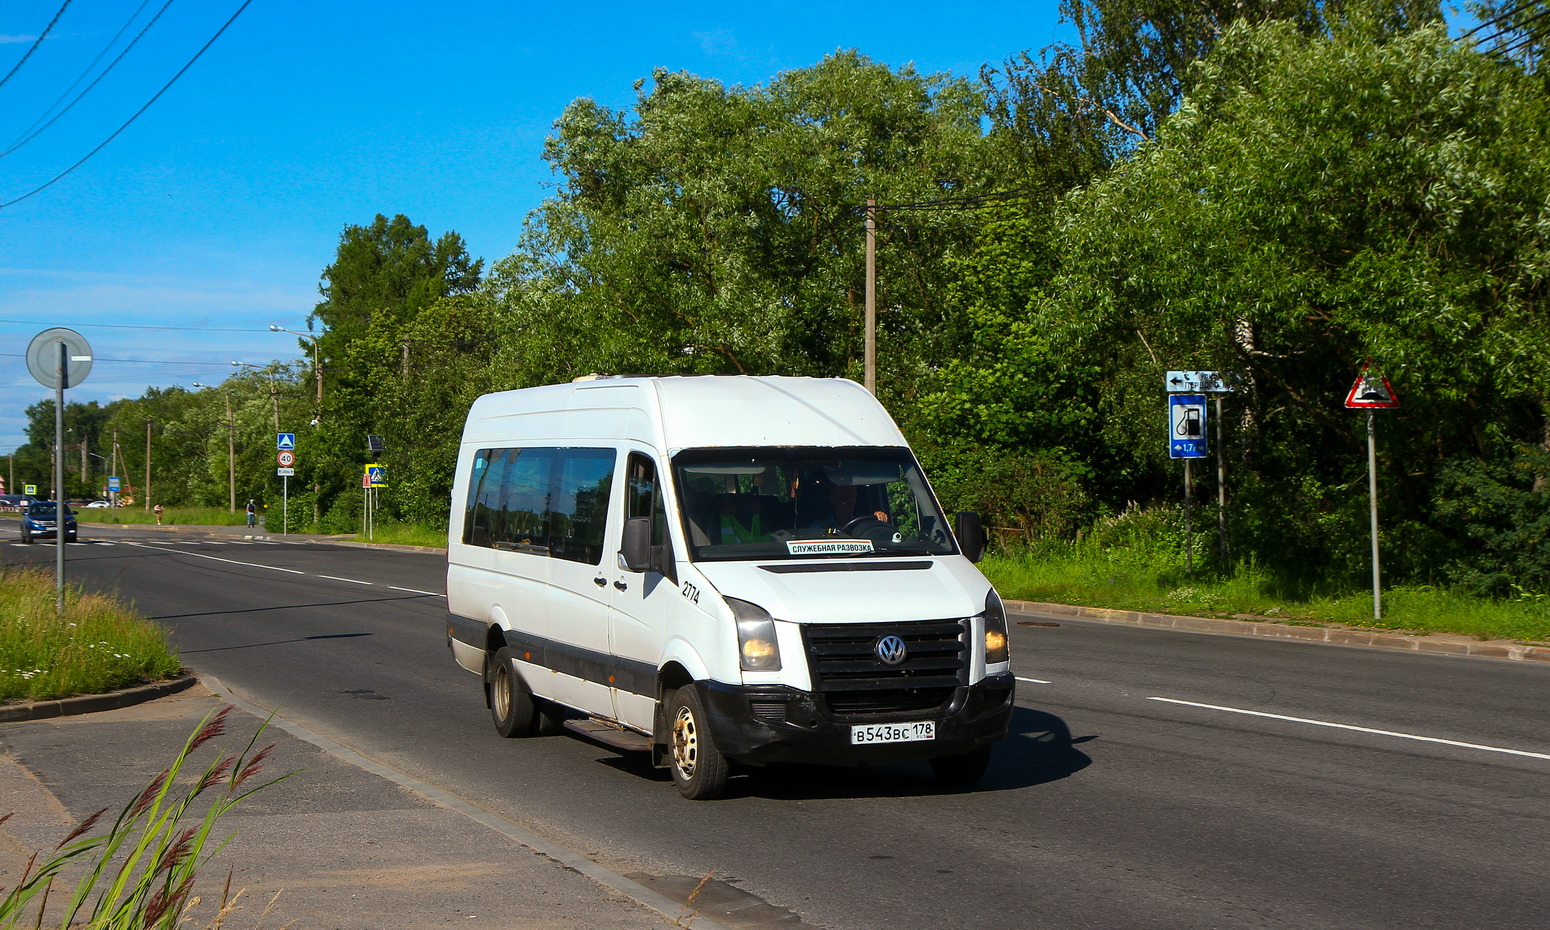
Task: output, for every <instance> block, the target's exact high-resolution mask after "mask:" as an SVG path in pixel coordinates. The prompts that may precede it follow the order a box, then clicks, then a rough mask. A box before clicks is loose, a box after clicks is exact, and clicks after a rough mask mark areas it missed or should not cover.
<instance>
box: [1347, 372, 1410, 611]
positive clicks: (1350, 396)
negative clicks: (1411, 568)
mask: <svg viewBox="0 0 1550 930" xmlns="http://www.w3.org/2000/svg"><path fill="white" fill-rule="evenodd" d="M1345 405H1346V406H1347V407H1348V408H1350V409H1352V410H1365V411H1367V497H1368V504H1369V510H1370V512H1371V519H1370V521H1369V522H1370V524H1371V527H1372V618H1373V619H1374V620H1381V619H1383V589H1382V585H1381V574H1380V572H1379V570H1378V439H1377V436H1378V431H1377V427H1376V425H1375V423H1374V418H1373V413H1374V411H1377V410H1392V409H1393V408H1395V407H1398V406H1399V395H1397V394H1395V393H1394V388H1393V386H1392V385H1390V384H1389V379H1388V378H1385V377H1384V376H1383V373H1382V372H1381V371H1374V370H1373V368H1372V359H1368V360H1367V363H1366V364H1365V365H1363V366H1362V370H1361V371H1360V372H1359V373H1358V374H1357V376H1356V383H1355V384H1353V385H1351V390H1349V391H1347V392H1346V395H1345Z"/></svg>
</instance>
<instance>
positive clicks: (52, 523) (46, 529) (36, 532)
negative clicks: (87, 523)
mask: <svg viewBox="0 0 1550 930" xmlns="http://www.w3.org/2000/svg"><path fill="white" fill-rule="evenodd" d="M64 509H65V542H75V535H76V527H75V514H74V513H72V512H71V510H70V505H68V504H66V505H65V508H64ZM58 532H59V514H58V505H57V504H56V503H54V502H53V501H33V502H32V503H30V504H28V505H27V509H26V510H24V511H22V542H24V543H30V542H32V541H33V540H34V539H37V538H39V537H42V538H43V539H53V538H55V535H56V534H57V533H58Z"/></svg>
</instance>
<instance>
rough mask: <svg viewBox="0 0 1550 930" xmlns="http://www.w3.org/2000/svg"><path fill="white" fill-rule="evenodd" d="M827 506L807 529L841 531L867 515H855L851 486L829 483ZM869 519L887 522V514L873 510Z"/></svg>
mask: <svg viewBox="0 0 1550 930" xmlns="http://www.w3.org/2000/svg"><path fill="white" fill-rule="evenodd" d="M828 488H829V506H828V507H827V508H826V509H824V510H821V511H819V513H818V515H817V518H816V519H815V520H813V521H812V522H811V523H809V524H808V529H814V530H841V529H844V528H845V526H846V525H847V524H849V523H851V522H852V521H854V520H856V519H857V518H858V516H859V517H865V516H868V514H864V513H863V514H857V513H856V486H855V485H853V484H834V483H830V484H829V485H828ZM870 516H871V517H873V518H875V519H877V520H879V521H881V522H883V523H887V522H888V514H887V513H885V512H884V511H881V510H874V511H872V513H871V514H870Z"/></svg>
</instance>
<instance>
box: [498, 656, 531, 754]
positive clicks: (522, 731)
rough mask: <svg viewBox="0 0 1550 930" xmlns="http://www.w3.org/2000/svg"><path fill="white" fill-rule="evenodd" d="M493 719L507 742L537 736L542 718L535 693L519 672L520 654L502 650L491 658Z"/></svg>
mask: <svg viewBox="0 0 1550 930" xmlns="http://www.w3.org/2000/svg"><path fill="white" fill-rule="evenodd" d="M486 687H488V688H489V689H490V718H491V719H492V720H494V721H495V732H497V733H499V734H500V735H501V736H504V737H506V738H507V739H513V738H518V737H526V736H537V735H538V725H539V721H540V715H539V712H538V705H537V703H536V702H535V701H534V699H533V692H531V691H529V690H528V688H527V683H526V682H524V681H523V680H522V676H521V675H520V674H519V673H518V672H517V654H516V653H515V652H513V651H512V650H511V649H509V648H505V647H502V648H501V649H499V650H498V651H497V652H496V653H495V655H493V656H491V657H490V673H489V684H488V685H487V686H486Z"/></svg>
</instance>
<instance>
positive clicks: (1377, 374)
mask: <svg viewBox="0 0 1550 930" xmlns="http://www.w3.org/2000/svg"><path fill="white" fill-rule="evenodd" d="M1345 405H1346V406H1347V407H1353V408H1356V409H1359V410H1360V409H1372V408H1375V407H1376V408H1384V409H1387V408H1391V407H1398V406H1399V395H1398V394H1395V393H1394V386H1393V385H1391V384H1389V379H1388V378H1385V377H1384V376H1383V373H1382V372H1381V371H1373V370H1372V363H1371V362H1369V363H1367V364H1366V365H1363V366H1362V371H1361V373H1360V374H1358V375H1357V376H1356V383H1355V384H1353V385H1351V390H1350V391H1349V392H1348V393H1347V394H1346V396H1345Z"/></svg>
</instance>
